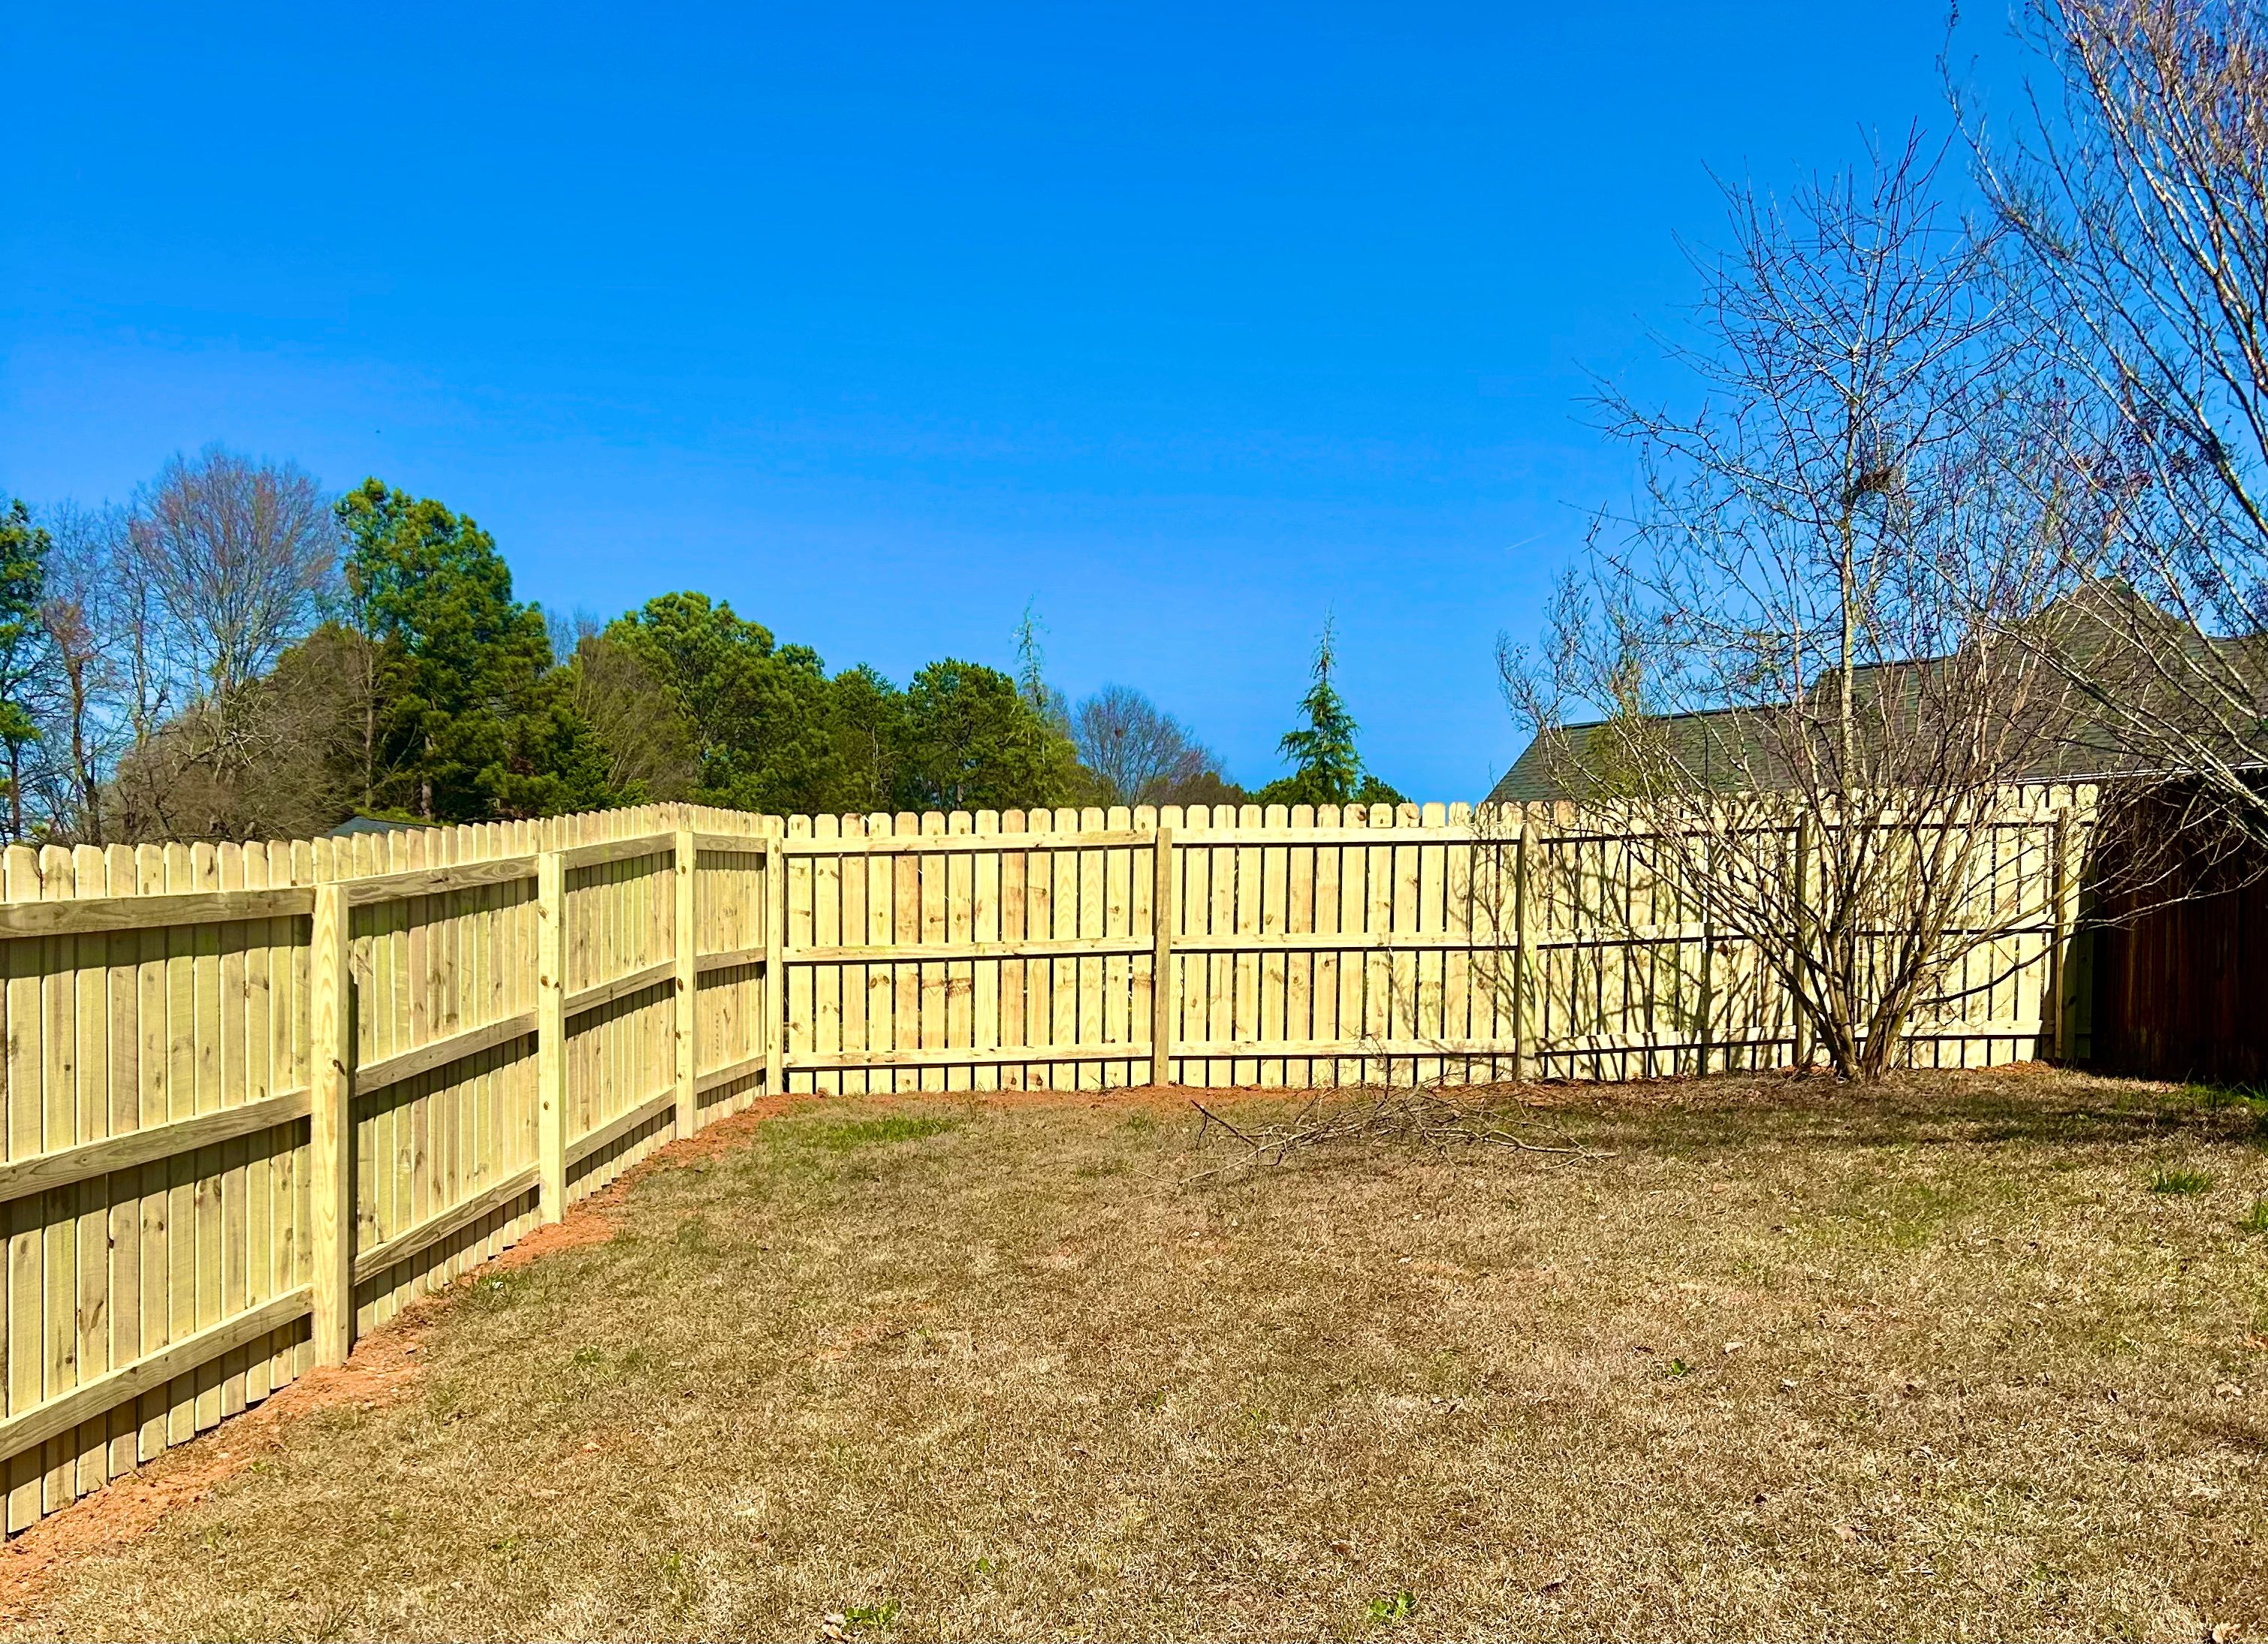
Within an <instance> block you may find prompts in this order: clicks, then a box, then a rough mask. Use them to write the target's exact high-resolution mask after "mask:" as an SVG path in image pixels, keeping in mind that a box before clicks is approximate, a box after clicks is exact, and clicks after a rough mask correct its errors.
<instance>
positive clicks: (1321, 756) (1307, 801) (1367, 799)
mask: <svg viewBox="0 0 2268 1644" xmlns="http://www.w3.org/2000/svg"><path fill="white" fill-rule="evenodd" d="M1337 666H1338V636H1337V623H1335V622H1334V621H1333V620H1332V619H1330V618H1329V617H1326V618H1324V620H1323V631H1322V634H1320V635H1319V636H1317V638H1316V640H1315V660H1314V668H1313V675H1314V683H1313V684H1311V685H1309V686H1308V687H1307V695H1306V696H1304V697H1300V715H1301V718H1302V720H1303V723H1302V724H1300V726H1298V727H1297V728H1296V729H1294V730H1290V731H1286V732H1285V734H1284V735H1283V737H1282V738H1281V739H1280V740H1279V741H1278V742H1277V744H1276V748H1277V751H1278V753H1280V754H1282V755H1283V756H1284V757H1285V758H1286V759H1288V760H1290V761H1291V762H1292V774H1291V775H1290V776H1288V777H1279V778H1277V779H1276V780H1275V781H1273V782H1271V783H1270V784H1269V785H1267V786H1266V787H1264V788H1262V789H1261V790H1260V792H1259V793H1256V794H1254V795H1253V796H1252V797H1253V800H1254V801H1255V802H1256V803H1257V804H1262V805H1349V804H1360V805H1375V804H1387V805H1393V804H1398V803H1400V802H1401V800H1402V796H1401V795H1400V794H1399V793H1395V791H1394V790H1393V789H1392V788H1390V787H1388V786H1387V785H1386V784H1385V783H1383V782H1381V781H1380V780H1379V779H1378V778H1376V777H1373V776H1366V775H1365V774H1364V772H1363V768H1362V756H1361V755H1360V754H1359V753H1358V752H1357V751H1356V748H1355V740H1354V738H1355V731H1356V729H1357V726H1356V725H1355V719H1354V715H1353V714H1352V713H1351V712H1350V711H1348V709H1347V705H1346V699H1345V698H1344V697H1341V696H1340V695H1339V691H1338V687H1337V685H1336V684H1334V683H1333V682H1332V681H1331V675H1332V672H1333V670H1334V669H1336V668H1337Z"/></svg>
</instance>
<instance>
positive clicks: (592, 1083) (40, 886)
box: [0, 788, 2091, 1530]
mask: <svg viewBox="0 0 2268 1644" xmlns="http://www.w3.org/2000/svg"><path fill="white" fill-rule="evenodd" d="M2090 802H2091V796H2090V795H2088V793H2086V792H2085V791H2084V790H2073V789H2068V788H2066V789H2058V790H2040V791H2037V792H2028V793H2023V794H2017V795H2012V796H2011V800H2010V805H2009V808H2008V810H2007V815H2006V818H2005V820H2004V821H2002V822H1996V823H1995V824H1993V827H1994V829H1995V830H1996V838H2001V837H2004V839H2005V845H2002V844H1996V846H1995V850H1994V852H1993V853H1992V856H1993V859H1994V861H1995V862H1996V863H1997V864H1998V866H1996V867H1995V869H1994V870H1993V871H1994V876H1995V877H1994V882H1993V883H1992V885H1990V886H1987V887H1983V888H1980V894H1981V895H1983V896H1985V898H1986V900H1988V901H1990V902H1991V903H1992V904H1993V914H1992V920H1991V921H1990V923H1989V925H1987V924H1980V925H1978V926H1977V931H1978V933H1980V934H1978V935H1977V937H1976V939H1975V940H1974V941H1973V943H1972V946H1971V948H1970V950H1969V951H1966V952H1964V953H1963V954H1962V955H1961V958H1960V961H1959V962H1958V964H1957V965H1956V966H1955V968H1954V969H1953V971H1952V972H1950V973H1949V975H1950V981H1949V984H1948V987H1947V988H1946V989H1945V990H1944V993H1945V996H1946V997H1945V999H1944V1000H1943V1001H1942V1002H1941V1008H1940V1011H1939V1013H1938V1017H1937V1019H1936V1020H1934V1021H1928V1022H1926V1023H1924V1024H1923V1025H1922V1026H1921V1027H1920V1028H1918V1031H1917V1033H1916V1036H1915V1038H1914V1041H1913V1043H1912V1046H1911V1051H1910V1054H1911V1057H1913V1058H1916V1059H1918V1060H1921V1061H1924V1062H1927V1063H1931V1064H1950V1065H1985V1064H1991V1063H1995V1062H2005V1061H2008V1060H2013V1059H2018V1058H2029V1057H2032V1056H2034V1055H2036V1054H2040V1053H2042V1052H2043V1051H2045V1050H2057V1049H2061V1050H2065V1051H2068V1050H2069V1049H2070V1048H2071V1042H2070V1035H2071V1034H2072V1032H2073V1021H2075V1020H2076V1017H2075V1014H2073V1013H2072V1012H2070V1011H2068V1010H2066V1009H2063V1008H2058V1007H2057V1006H2056V1005H2054V1004H2052V1003H2047V1004H2045V1007H2044V1008H2043V1003H2044V1002H2047V1001H2059V1000H2063V999H2067V998H2069V997H2070V996H2071V995H2072V994H2073V989H2072V987H2071V984H2070V983H2069V981H2068V979H2067V973H2068V970H2069V966H2068V965H2067V964H2066V962H2065V961H2064V958H2063V953H2064V950H2065V948H2066V947H2067V946H2069V943H2068V940H2067V939H2068V938H2069V936H2070V933H2071V931H2072V929H2073V919H2072V917H2071V916H2072V910H2071V908H2070V907H2069V906H2068V905H2067V904H2068V903H2069V900H2070V898H2069V895H2068V885H2069V883H2070V882H2071V880H2070V876H2069V875H2068V874H2066V873H2062V872H2060V871H2058V867H2057V864H2056V860H2055V858H2056V854H2057V852H2058V851H2059V850H2062V849H2066V848H2068V845H2067V839H2068V831H2067V829H2066V827H2065V826H2064V825H2063V824H2062V823H2061V822H2059V821H2058V818H2062V817H2067V816H2070V815H2083V814H2084V813H2085V811H2086V807H2088V805H2089V804H2090ZM1570 822H1571V818H1570V817H1568V816H1565V815H1562V816H1557V817H1556V818H1555V816H1554V815H1552V814H1551V813H1550V812H1549V810H1548V809H1547V807H1532V808H1531V809H1530V810H1528V811H1526V812H1522V811H1521V810H1520V809H1519V808H1518V807H1513V808H1512V809H1510V810H1506V811H1504V812H1500V813H1492V814H1490V815H1485V816H1483V817H1481V818H1478V819H1476V817H1475V816H1474V815H1472V813H1471V812H1470V810H1469V807H1463V806H1453V807H1441V806H1438V805H1430V806H1426V807H1422V808H1421V807H1417V806H1408V805H1405V806H1402V807H1386V806H1383V805H1381V806H1377V807H1370V808H1368V809H1367V810H1366V809H1364V808H1363V807H1347V808H1346V810H1345V811H1344V814H1342V813H1341V812H1340V811H1338V810H1337V808H1336V807H1328V806H1327V807H1321V808H1320V809H1319V810H1318V809H1314V808H1310V807H1305V806H1301V807H1295V808H1293V809H1292V810H1289V811H1286V810H1285V808H1284V807H1269V808H1268V809H1267V810H1266V811H1265V812H1264V813H1263V811H1261V810H1259V809H1257V808H1256V807H1243V808H1242V809H1241V811H1238V810H1232V809H1229V808H1227V807H1222V808H1221V809H1219V810H1218V811H1214V812H1208V811H1207V810H1206V808H1205V807H1191V808H1190V809H1189V810H1188V811H1187V812H1183V811H1182V810H1180V809H1178V808H1175V807H1166V808H1165V809H1164V810H1162V811H1157V810H1152V809H1151V808H1150V807H1138V808H1135V809H1132V810H1128V809H1126V808H1123V807H1120V808H1116V809H1112V810H1109V811H1108V812H1105V811H1101V810H1095V809H1089V810H1086V811H1082V812H1072V811H1057V812H1053V813H1049V812H1046V811H1035V812H1032V813H1029V814H1027V813H1022V812H1017V811H1006V812H1002V813H998V814H996V813H993V812H990V811H985V812H978V813H976V814H974V815H970V814H968V813H958V812H957V813H954V814H952V815H941V814H939V813H935V812H932V813H927V814H924V815H910V814H899V815H895V816H894V815H872V816H865V817H858V816H852V817H840V818H838V817H833V816H821V817H817V818H811V817H800V816H799V817H792V818H788V819H784V820H783V819H780V818H777V817H763V816H757V815H748V814H745V813H740V812H732V811H718V810H710V809H704V808H701V807H690V806H652V807H639V808H632V809H625V810H619V811H610V812H602V813H596V814H592V815H581V816H572V817H563V818H554V819H550V820H548V821H543V822H505V823H493V824H485V825H477V826H469V827H462V828H456V829H430V830H426V829H417V830H403V831H398V832H394V833H390V834H385V835H363V836H359V837H352V838H336V839H323V840H315V841H312V842H309V841H297V842H292V843H290V844H268V845H264V846H263V845H258V844H254V845H246V846H240V847H239V846H236V845H230V844H222V845H218V846H214V845H210V844H197V845H194V846H189V845H180V844H173V845H166V846H156V845H143V846H138V847H127V846H123V845H119V846H112V847H109V848H107V849H99V848H95V847H91V846H89V847H81V848H79V849H77V850H63V849H60V848H48V849H46V850H42V851H34V850H33V849H31V848H29V847H22V846H18V847H14V848H11V849H10V850H9V851H7V853H6V859H5V867H6V887H5V888H6V901H5V903H4V905H0V938H4V940H0V949H4V953H5V957H6V967H7V969H6V978H5V984H4V992H0V1003H4V1011H5V1022H6V1078H7V1083H6V1111H5V1130H6V1139H7V1154H6V1160H5V1162H4V1163H0V1204H4V1205H5V1214H6V1239H7V1261H6V1285H7V1292H6V1305H5V1315H4V1316H5V1331H4V1339H5V1344H6V1360H5V1363H6V1372H5V1374H6V1397H7V1406H6V1414H5V1417H4V1419H0V1464H4V1467H5V1470H6V1474H5V1480H4V1484H5V1488H6V1492H7V1524H8V1527H9V1529H10V1530H15V1529H18V1528H21V1527H22V1526H24V1525H26V1524H28V1523H30V1522H33V1520H35V1519H36V1518H38V1517H39V1516H40V1515H41V1514H43V1513H46V1512H50V1511H53V1510H55V1508H59V1507H61V1506H63V1505H64V1504H66V1503H68V1502H69V1501H70V1500H72V1499H74V1498H75V1497H76V1496H77V1495H78V1494H80V1493H84V1492H85V1491H87V1490H89V1489H92V1488H94V1487H96V1486H98V1485H101V1484H103V1483H105V1482H106V1481H107V1480H108V1479H110V1478H114V1477H116V1476H117V1475H119V1474H120V1473H121V1472H122V1471H126V1470H128V1469H129V1468H131V1467H133V1466H134V1465H136V1463H138V1462H140V1461H143V1460H146V1459H148V1458H149V1457H151V1456H154V1455H155V1454H156V1453H157V1452H158V1451H159V1450H160V1449H164V1448H165V1447H166V1446H167V1445H169V1444H173V1443H178V1442H180V1441H184V1440H186V1439H188V1438H190V1437H193V1436H194V1435H195V1434H197V1433H199V1432H202V1431H203V1430H204V1429H206V1428H208V1427H211V1426H212V1425H213V1424H214V1423H216V1422H217V1421H218V1420H219V1419H222V1418H223V1417H225V1416H226V1415H229V1414H232V1413H233V1412H237V1411H239V1410H242V1409H243V1408H245V1407H246V1406H247V1405H248V1404H254V1403H257V1402H258V1401H259V1400H261V1398H263V1397H266V1396H267V1395H268V1394H269V1392H271V1391H273V1390H275V1389H276V1388H278V1387H280V1386H282V1385H284V1383H285V1382H289V1381H290V1380H291V1379H292V1378H293V1377H294V1376H296V1375H299V1374H301V1373H302V1372H304V1371H305V1370H306V1369H307V1368H310V1367H311V1366H313V1365H316V1364H320V1363H324V1362H334V1361H336V1360H338V1359H340V1358H341V1357H342V1356H343V1355H344V1353H346V1351H347V1350H348V1348H349V1346H350V1344H351V1342H352V1340H353V1339H354V1337H355V1335H356V1334H357V1332H360V1331H368V1330H370V1329H372V1327H374V1326H376V1325H378V1324H379V1323H383V1322H384V1321H385V1320H386V1319H387V1318H388V1317H389V1316H392V1315H393V1314H394V1312H395V1311H397V1310H398V1309H400V1308H401V1306H402V1305H404V1304H405V1303H406V1302H408V1301H410V1300H412V1299H414V1298H415V1297H416V1296H418V1295H421V1294H426V1293H428V1292H430V1291H431V1290H433V1289H435V1288H437V1287H438V1286H442V1285H444V1284H446V1283H447V1282H449V1281H450V1280H452V1279H454V1278H456V1277H457V1276H458V1275H460V1273H462V1272H465V1271H466V1270H467V1269H468V1268H469V1267H471V1266H472V1265H474V1264H477V1263H479V1262H481V1261H482V1260H484V1259H485V1258H487V1257H490V1256H492V1255H494V1254H495V1253H497V1251H498V1250H502V1249H503V1248H504V1247H505V1246H506V1245H508V1244H510V1243H511V1242H513V1241H514V1240H516V1239H518V1238H519V1237H520V1236H521V1235H523V1234H525V1233H527V1231H528V1230H529V1229H530V1228H532V1227H534V1226H535V1225H537V1224H538V1223H539V1222H541V1221H542V1220H556V1218H557V1217H558V1216H559V1215H560V1214H562V1213H563V1211H564V1208H565V1207H566V1205H569V1204H570V1203H571V1202H572V1201H573V1200H574V1199H575V1198H578V1197H580V1196H582V1195H584V1194H586V1193H588V1192H590V1191H593V1190H595V1189H597V1188H598V1187H600V1186H601V1185H603V1184H605V1183H608V1182H609V1181H611V1180H612V1179H614V1178H615V1176H617V1175H619V1174H620V1173H621V1172H622V1170H624V1169H626V1168H629V1167H630V1165H632V1164H634V1163H636V1162H637V1161H638V1160H639V1159H640V1158H642V1157H644V1155H645V1154H647V1153H648V1152H650V1151H651V1150H652V1149H653V1148H654V1147H656V1146H659V1145H660V1144H662V1143H663V1142H666V1141H667V1140H669V1139H672V1138H674V1137H676V1136H681V1135H686V1134H689V1133H691V1132H694V1131H696V1130H697V1129H699V1128H700V1127H701V1126H702V1125H703V1124H709V1123H711V1122H712V1121H713V1120H715V1119H716V1118H718V1117H723V1116H725V1115H726V1114H729V1113H732V1112H733V1111H736V1110H740V1109H741V1108H744V1107H746V1106H747V1104H748V1103H749V1102H751V1101H753V1100H755V1099H756V1098H758V1097H761V1096H763V1095H768V1094H776V1093H783V1092H816V1093H834V1092H843V1093H873V1092H889V1091H915V1090H948V1089H950V1090H980V1091H981V1090H986V1089H994V1088H1015V1087H1026V1088H1032V1087H1040V1088H1054V1089H1080V1090H1101V1089H1107V1088H1114V1087H1124V1086H1129V1085H1136V1084H1144V1083H1151V1082H1180V1083H1185V1084H1192V1085H1225V1084H1241V1085H1260V1086H1278V1087H1302V1086H1308V1085H1326V1086H1329V1085H1345V1084H1351V1083H1375V1082H1389V1081H1390V1082H1410V1081H1428V1080H1504V1079H1513V1078H1521V1077H1572V1078H1603V1079H1616V1078H1627V1077H1645V1076H1653V1075H1661V1074H1673V1073H1694V1072H1697V1071H1701V1070H1704V1069H1738V1068H1763V1067H1770V1066H1774V1065H1784V1064H1786V1063H1787V1062H1789V1061H1790V1060H1791V1059H1793V1058H1794V1057H1795V1056H1796V1055H1797V1054H1798V1053H1799V1051H1800V1046H1799V1043H1798V1039H1799V1037H1800V1034H1799V1030H1798V1028H1797V1027H1796V1025H1795V1023H1794V1021H1793V1019H1792V1017H1791V1014H1790V1013H1789V1011H1788V1010H1787V1008H1786V999H1785V998H1784V997H1783V996H1782V995H1781V994H1780V993H1779V992H1777V991H1776V990H1775V987H1774V985H1773V984H1771V980H1770V974H1769V969H1768V968H1767V967H1763V966H1760V965H1759V964H1758V963H1757V962H1756V955H1755V954H1754V953H1752V952H1749V951H1747V950H1745V949H1744V947H1743V946H1742V944H1741V943H1740V942H1739V941H1738V940H1732V939H1729V938H1725V937H1722V936H1720V935H1719V933H1715V932H1712V930H1711V929H1710V928H1709V927H1708V925H1707V922H1706V921H1705V920H1700V921H1693V920H1690V919H1688V918H1685V917H1684V914H1683V911H1682V910H1679V909H1678V908H1676V907H1674V906H1668V905H1664V904H1662V903H1661V888H1660V887H1658V886H1656V885H1653V884H1650V883H1649V882H1648V881H1647V878H1646V874H1645V873H1644V871H1643V866H1642V864H1643V860H1644V853H1643V852H1642V851H1636V850H1634V849H1632V848H1631V844H1632V842H1631V841H1629V840H1618V839H1615V838H1611V837H1602V836H1599V835H1597V834H1584V833H1578V832H1573V831H1570V830H1569V828H1568V824H1569V823H1570ZM1160 978H1163V979H1164V985H1162V986H1160Z"/></svg>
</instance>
